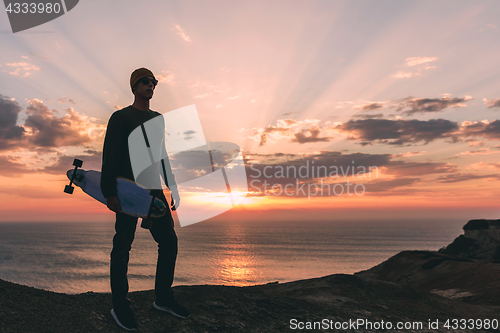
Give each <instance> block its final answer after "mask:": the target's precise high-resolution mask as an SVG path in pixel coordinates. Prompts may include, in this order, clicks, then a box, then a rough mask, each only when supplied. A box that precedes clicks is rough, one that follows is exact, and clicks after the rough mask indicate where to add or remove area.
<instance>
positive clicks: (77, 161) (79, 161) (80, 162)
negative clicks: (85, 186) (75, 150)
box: [73, 158, 83, 168]
mask: <svg viewBox="0 0 500 333" xmlns="http://www.w3.org/2000/svg"><path fill="white" fill-rule="evenodd" d="M82 164H83V161H82V160H79V159H77V158H75V160H74V161H73V165H74V166H76V167H77V168H81V167H82Z"/></svg>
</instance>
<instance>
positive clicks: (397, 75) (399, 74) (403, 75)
mask: <svg viewBox="0 0 500 333" xmlns="http://www.w3.org/2000/svg"><path fill="white" fill-rule="evenodd" d="M418 75H422V73H418V72H403V71H399V72H396V73H394V74H392V75H391V77H393V78H395V79H407V78H410V77H414V76H418Z"/></svg>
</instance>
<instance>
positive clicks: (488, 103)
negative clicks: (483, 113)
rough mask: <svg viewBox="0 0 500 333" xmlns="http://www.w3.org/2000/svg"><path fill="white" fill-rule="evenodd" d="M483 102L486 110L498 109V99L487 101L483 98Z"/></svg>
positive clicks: (499, 104) (499, 103) (499, 101)
mask: <svg viewBox="0 0 500 333" xmlns="http://www.w3.org/2000/svg"><path fill="white" fill-rule="evenodd" d="M483 102H484V104H485V105H486V106H487V107H488V109H491V108H500V98H499V99H492V100H489V101H488V100H487V99H486V98H483Z"/></svg>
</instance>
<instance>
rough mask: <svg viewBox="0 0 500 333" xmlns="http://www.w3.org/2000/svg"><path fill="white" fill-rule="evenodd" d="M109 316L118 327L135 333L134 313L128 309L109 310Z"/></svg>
mask: <svg viewBox="0 0 500 333" xmlns="http://www.w3.org/2000/svg"><path fill="white" fill-rule="evenodd" d="M111 316H112V317H113V319H114V320H115V321H116V323H117V324H118V326H120V327H121V328H123V329H124V330H127V331H137V324H136V323H135V319H134V312H132V310H131V309H130V308H128V309H125V310H120V311H115V309H111Z"/></svg>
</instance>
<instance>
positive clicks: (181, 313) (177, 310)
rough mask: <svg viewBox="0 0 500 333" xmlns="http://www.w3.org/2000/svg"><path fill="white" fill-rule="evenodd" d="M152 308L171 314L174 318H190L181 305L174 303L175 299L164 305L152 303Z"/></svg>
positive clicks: (189, 313)
mask: <svg viewBox="0 0 500 333" xmlns="http://www.w3.org/2000/svg"><path fill="white" fill-rule="evenodd" d="M153 306H154V307H155V309H157V310H160V311H164V312H168V313H171V314H173V315H174V316H176V317H179V318H184V319H185V318H189V317H190V316H191V312H189V311H188V309H186V308H185V307H183V306H182V305H180V304H179V303H177V302H176V301H175V299H172V300H170V301H168V302H166V303H165V304H163V303H161V302H158V301H156V302H154V303H153Z"/></svg>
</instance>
